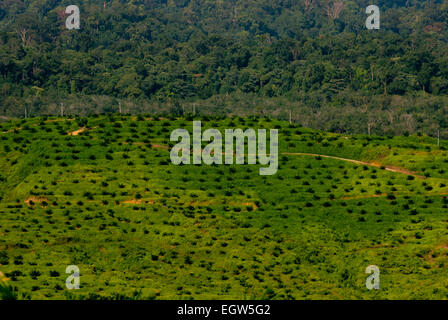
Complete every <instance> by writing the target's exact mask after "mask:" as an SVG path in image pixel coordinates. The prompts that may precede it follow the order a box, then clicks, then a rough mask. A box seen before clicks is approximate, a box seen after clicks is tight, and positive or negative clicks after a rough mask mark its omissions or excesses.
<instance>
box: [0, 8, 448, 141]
mask: <svg viewBox="0 0 448 320" xmlns="http://www.w3.org/2000/svg"><path fill="white" fill-rule="evenodd" d="M375 2H376V3H371V1H367V0H361V1H351V0H277V1H273V0H225V1H224V0H215V1H212V0H131V1H123V0H109V1H103V0H76V1H71V0H70V1H65V0H64V1H56V0H2V1H1V3H0V75H1V76H0V116H2V117H3V118H4V119H6V118H8V117H13V116H21V117H23V116H25V114H27V115H37V114H45V113H53V114H55V113H59V110H60V109H59V108H60V107H59V106H60V104H61V103H64V106H65V108H66V109H65V110H66V111H65V112H66V113H67V114H68V113H71V114H81V115H82V114H88V113H96V112H117V111H118V110H119V108H120V109H121V106H123V108H124V112H126V113H138V112H169V113H172V114H181V113H184V112H187V111H188V112H191V111H192V110H193V109H192V108H195V112H201V113H234V114H235V113H236V114H250V113H257V114H263V115H270V116H276V117H279V118H282V117H283V118H287V117H288V116H289V112H291V113H292V118H293V121H296V122H299V123H301V124H303V125H307V126H311V127H315V128H319V129H326V130H331V131H337V132H366V133H367V130H372V132H373V133H375V134H385V133H387V134H397V133H406V132H409V133H415V132H423V133H425V134H428V135H434V134H435V133H436V132H437V131H438V130H441V133H442V136H444V137H447V136H448V98H447V94H448V55H447V52H448V1H446V0H444V1H428V0H426V1H423V0H407V1H406V0H377V1H375ZM72 4H75V5H77V6H79V8H80V14H81V28H80V29H79V30H68V29H66V27H65V20H66V19H67V16H68V15H67V14H66V13H65V8H66V7H67V6H68V5H72ZM370 4H376V5H378V6H379V7H380V10H381V28H380V30H367V28H366V26H365V21H366V18H367V16H368V15H367V14H366V12H365V10H366V7H367V6H368V5H370ZM25 110H26V111H25Z"/></svg>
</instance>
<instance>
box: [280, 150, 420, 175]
mask: <svg viewBox="0 0 448 320" xmlns="http://www.w3.org/2000/svg"><path fill="white" fill-rule="evenodd" d="M282 154H284V155H289V156H310V157H322V158H329V159H336V160H341V161H347V162H351V163H356V164H359V165H366V166H371V167H377V168H380V167H382V165H381V164H378V163H372V162H364V161H359V160H353V159H346V158H340V157H335V156H327V155H324V154H315V153H290V152H283V153H282ZM384 167H385V169H386V170H387V171H391V172H397V173H402V174H406V175H408V176H414V177H416V178H419V179H426V177H424V176H421V175H419V174H417V173H416V172H414V171H410V170H408V169H405V168H400V167H394V166H384Z"/></svg>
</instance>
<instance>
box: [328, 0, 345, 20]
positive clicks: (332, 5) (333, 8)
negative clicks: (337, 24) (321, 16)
mask: <svg viewBox="0 0 448 320" xmlns="http://www.w3.org/2000/svg"><path fill="white" fill-rule="evenodd" d="M344 8H345V6H344V2H342V1H341V0H337V1H328V2H327V4H326V5H325V12H326V13H327V16H328V18H330V19H332V20H334V19H337V18H339V16H340V14H341V12H342V11H343V10H344Z"/></svg>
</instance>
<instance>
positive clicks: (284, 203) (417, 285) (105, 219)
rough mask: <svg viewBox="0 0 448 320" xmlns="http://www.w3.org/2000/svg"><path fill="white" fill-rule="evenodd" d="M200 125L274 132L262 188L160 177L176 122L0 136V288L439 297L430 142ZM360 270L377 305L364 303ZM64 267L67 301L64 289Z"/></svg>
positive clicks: (88, 122) (215, 171)
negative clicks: (275, 162)
mask: <svg viewBox="0 0 448 320" xmlns="http://www.w3.org/2000/svg"><path fill="white" fill-rule="evenodd" d="M54 120H58V121H54ZM202 123H203V130H205V129H207V128H210V127H213V128H218V129H220V130H223V129H225V128H243V129H244V128H248V127H249V128H254V129H256V128H267V129H268V128H277V129H278V130H279V138H280V146H279V152H280V166H279V171H278V173H277V174H276V175H273V176H260V175H259V174H258V166H256V165H255V166H254V165H218V166H207V165H182V166H174V165H172V164H171V162H170V159H169V149H170V146H171V145H172V143H171V142H170V141H169V135H170V133H171V131H172V130H174V129H177V128H181V127H185V128H186V129H188V130H190V131H191V125H192V119H191V118H189V119H159V118H157V117H150V116H145V117H142V116H140V117H127V116H118V115H113V116H97V117H90V118H77V119H60V118H48V119H47V118H32V119H27V120H13V121H10V122H6V123H3V124H1V125H0V132H3V133H2V134H0V168H1V172H0V197H1V202H0V235H1V237H0V271H1V272H3V273H4V275H5V277H6V278H8V279H9V280H7V281H6V282H5V284H7V285H11V286H12V287H14V288H15V289H14V290H16V293H17V295H18V297H19V298H32V299H46V298H52V299H66V298H69V299H72V298H75V299H81V298H90V299H97V298H105V299H113V298H129V299H142V298H144V299H177V298H180V299H191V298H194V299H232V298H234V299H240V298H242V299H244V298H256V299H258V298H267V299H271V298H272V299H315V298H323V299H346V298H354V299H356V298H362V299H377V298H388V299H409V298H426V299H440V298H447V297H448V278H447V277H446V274H445V271H446V266H447V263H448V229H447V228H448V219H447V216H446V214H447V212H448V211H447V209H448V197H447V194H448V187H447V184H448V157H447V155H448V152H447V151H446V148H447V147H448V145H447V143H446V142H445V141H442V144H441V148H438V147H437V145H436V141H435V140H434V139H432V138H429V137H426V136H409V137H390V138H388V137H377V136H371V137H368V136H360V135H358V136H347V135H339V134H332V133H325V132H318V131H315V130H311V129H307V128H303V127H296V126H294V125H289V124H288V123H286V122H278V121H274V120H269V119H264V118H250V119H243V118H227V119H210V118H207V119H202ZM84 128H85V129H84ZM80 130H82V131H80ZM73 132H77V133H78V134H76V135H75V134H69V133H73ZM370 264H374V265H377V266H379V267H380V270H381V289H380V290H373V291H369V290H367V289H366V288H365V279H366V277H367V275H366V274H365V268H366V267H367V266H368V265H370ZM68 265H77V266H79V268H80V270H81V289H80V290H73V291H68V290H66V288H65V279H66V277H67V276H68V275H67V274H65V268H66V267H67V266H68Z"/></svg>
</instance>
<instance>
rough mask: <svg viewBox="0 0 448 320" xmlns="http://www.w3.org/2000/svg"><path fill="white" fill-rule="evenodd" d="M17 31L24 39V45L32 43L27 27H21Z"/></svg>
mask: <svg viewBox="0 0 448 320" xmlns="http://www.w3.org/2000/svg"><path fill="white" fill-rule="evenodd" d="M16 32H17V35H18V36H19V38H20V40H21V41H22V46H24V47H26V46H28V45H29V44H30V43H31V38H30V37H29V36H28V30H26V29H25V28H21V29H18V30H16Z"/></svg>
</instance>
